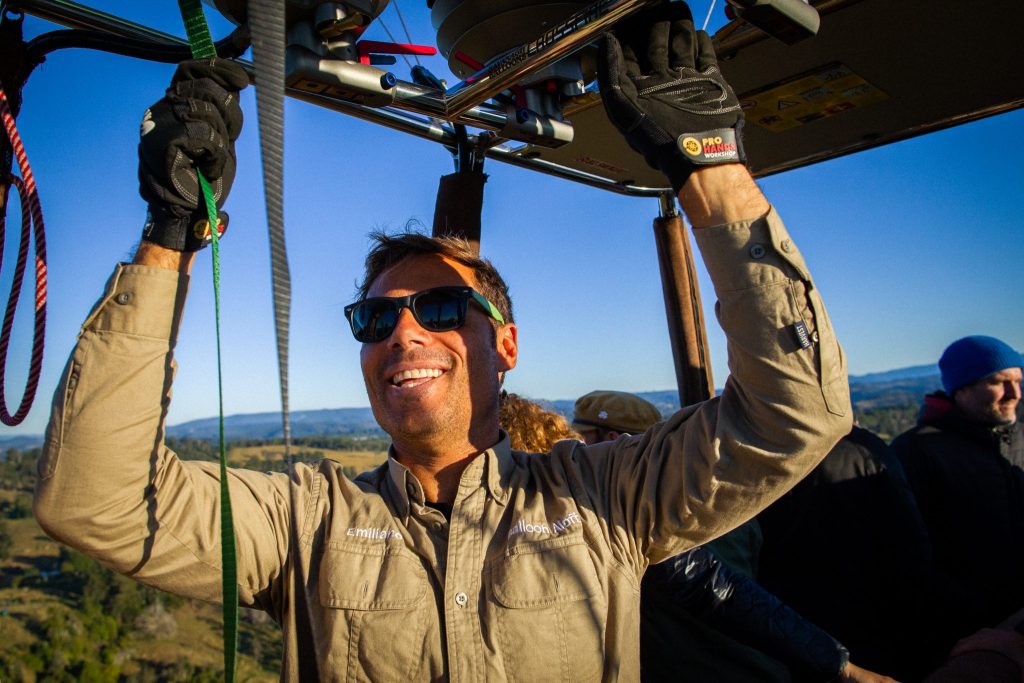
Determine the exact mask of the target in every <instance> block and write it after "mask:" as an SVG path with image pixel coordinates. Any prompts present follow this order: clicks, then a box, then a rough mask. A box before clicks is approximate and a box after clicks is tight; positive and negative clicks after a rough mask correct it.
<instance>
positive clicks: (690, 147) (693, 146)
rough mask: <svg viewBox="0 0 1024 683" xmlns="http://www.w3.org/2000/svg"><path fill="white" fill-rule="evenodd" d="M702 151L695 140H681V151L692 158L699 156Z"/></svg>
mask: <svg viewBox="0 0 1024 683" xmlns="http://www.w3.org/2000/svg"><path fill="white" fill-rule="evenodd" d="M703 150H704V148H703V147H701V146H700V142H699V141H698V140H697V138H683V151H685V152H686V153H687V154H689V155H690V156H692V157H695V156H697V155H699V154H700V153H701V152H702V151H703Z"/></svg>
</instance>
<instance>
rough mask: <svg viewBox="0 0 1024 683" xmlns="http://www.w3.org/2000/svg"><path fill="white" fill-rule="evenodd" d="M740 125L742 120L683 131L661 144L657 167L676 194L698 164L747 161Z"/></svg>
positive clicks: (741, 162)
mask: <svg viewBox="0 0 1024 683" xmlns="http://www.w3.org/2000/svg"><path fill="white" fill-rule="evenodd" d="M741 126H742V121H741V122H740V125H738V126H737V127H736V128H716V129H714V130H706V131H702V132H699V133H683V134H681V135H679V136H678V137H677V138H676V139H675V141H674V142H673V143H671V144H668V145H665V146H663V148H662V150H661V153H660V154H659V155H658V156H659V159H658V168H660V169H661V172H662V173H664V174H665V175H666V176H667V177H668V179H669V181H670V182H671V183H672V189H673V190H675V192H676V194H678V193H679V190H681V189H682V187H683V185H685V184H686V180H687V179H688V178H689V177H690V174H691V173H693V171H694V170H696V168H698V167H701V166H713V165H715V164H735V163H740V164H745V163H746V162H747V155H746V153H745V152H744V150H743V137H742V135H741V132H740V127H741Z"/></svg>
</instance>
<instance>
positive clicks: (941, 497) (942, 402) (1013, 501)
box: [893, 335, 1024, 635]
mask: <svg viewBox="0 0 1024 683" xmlns="http://www.w3.org/2000/svg"><path fill="white" fill-rule="evenodd" d="M1021 365H1022V362H1021V354H1020V353H1019V352H1017V351H1016V350H1014V349H1013V348H1012V347H1011V346H1010V345H1008V344H1006V343H1005V342H1003V341H1000V340H999V339H996V338H994V337H987V336H981V335H976V336H971V337H964V338H963V339H958V340H957V341H955V342H953V343H952V344H950V345H949V347H947V348H946V350H945V352H943V354H942V358H941V359H940V360H939V370H940V371H941V374H942V386H943V389H944V391H939V392H936V393H934V394H931V395H929V396H926V397H925V403H924V408H923V409H922V411H921V416H920V418H919V420H918V425H917V426H916V427H914V428H913V429H911V430H910V431H908V432H906V433H905V434H902V435H901V436H899V437H898V438H897V439H896V440H895V441H893V448H894V449H895V450H896V452H897V455H899V457H900V460H901V461H902V463H903V466H904V468H905V469H906V472H907V479H908V480H909V482H910V485H911V488H912V489H913V491H914V495H915V497H916V498H917V502H918V505H919V507H920V509H921V514H922V515H923V516H924V519H925V523H926V524H927V526H928V532H929V535H930V536H931V540H932V544H933V546H934V551H935V562H936V563H937V564H938V565H939V566H940V567H941V568H942V569H943V570H944V571H945V572H946V573H948V574H949V575H950V576H952V577H954V578H955V579H956V580H957V581H958V582H959V583H960V584H962V587H963V590H964V591H966V592H967V593H968V594H970V595H972V596H973V599H972V602H973V604H975V605H977V606H978V607H979V608H980V610H981V613H982V616H981V617H980V619H978V618H971V617H965V618H964V619H962V624H963V626H962V629H963V632H962V635H967V634H968V633H971V632H972V631H974V630H975V629H977V628H979V627H981V626H989V625H992V624H994V623H996V622H998V621H1000V620H1001V619H1003V618H1005V617H1006V616H1007V615H1009V614H1010V613H1012V612H1014V611H1015V610H1016V609H1018V608H1020V607H1024V582H1022V581H1021V567H1024V426H1022V424H1021V422H1020V420H1018V417H1017V406H1018V404H1019V403H1020V398H1021V387H1020V383H1021Z"/></svg>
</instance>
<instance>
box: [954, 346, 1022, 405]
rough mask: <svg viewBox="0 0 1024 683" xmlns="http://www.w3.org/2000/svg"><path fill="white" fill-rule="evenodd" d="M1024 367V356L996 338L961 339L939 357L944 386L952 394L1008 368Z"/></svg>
mask: <svg viewBox="0 0 1024 683" xmlns="http://www.w3.org/2000/svg"><path fill="white" fill-rule="evenodd" d="M1022 366H1024V362H1022V359H1021V355H1020V354H1019V353H1017V352H1016V351H1014V350H1013V349H1012V348H1010V347H1009V346H1008V345H1007V344H1005V343H1004V342H1001V341H999V340H998V339H996V338H995V337H985V336H982V335H974V336H971V337H964V338H963V339H957V340H956V341H955V342H953V343H952V344H950V345H949V346H947V347H946V350H945V351H943V352H942V358H940V359H939V370H940V371H941V372H942V387H943V388H944V389H945V390H946V393H947V394H949V395H950V396H952V395H953V392H954V391H956V390H957V389H959V388H960V387H964V386H967V385H968V384H971V383H972V382H977V381H978V380H979V379H982V378H983V377H988V376H989V375H992V374H995V373H997V372H1000V371H1002V370H1006V369H1007V368H1019V367H1022Z"/></svg>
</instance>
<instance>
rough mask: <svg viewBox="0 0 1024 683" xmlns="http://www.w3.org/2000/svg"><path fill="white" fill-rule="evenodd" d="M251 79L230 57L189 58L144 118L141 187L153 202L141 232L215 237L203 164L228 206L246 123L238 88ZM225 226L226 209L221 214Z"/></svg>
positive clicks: (156, 236) (192, 239)
mask: <svg viewBox="0 0 1024 683" xmlns="http://www.w3.org/2000/svg"><path fill="white" fill-rule="evenodd" d="M248 84H249V78H248V76H247V75H246V73H245V70H244V69H242V67H240V66H239V65H237V64H235V63H234V62H231V61H228V60H226V59H218V58H213V59H204V60H192V61H187V62H182V63H181V64H180V65H178V70H177V71H175V73H174V78H173V79H171V87H169V88H168V89H167V93H166V95H165V96H164V97H163V99H161V100H160V101H159V102H157V103H156V104H154V105H153V106H152V107H150V108H149V109H148V110H146V115H145V117H143V119H142V130H141V136H140V138H139V194H141V195H142V198H143V199H145V200H146V202H147V203H148V205H149V213H148V215H147V216H146V224H145V226H144V227H143V230H142V238H143V239H145V240H146V241H149V242H154V243H156V244H159V245H161V246H164V247H167V248H169V249H177V250H178V251H197V250H199V249H202V248H203V247H204V246H206V245H207V244H209V243H210V230H209V218H208V215H207V211H206V204H205V202H204V201H203V197H202V192H201V190H200V188H199V179H198V177H197V175H196V169H197V168H198V169H199V170H200V171H202V173H203V176H204V177H205V178H206V179H207V180H208V181H209V182H210V188H211V190H213V195H214V201H215V202H216V204H217V208H218V209H219V208H220V207H222V206H223V205H224V201H225V200H226V199H227V197H228V191H230V189H231V183H232V181H233V180H234V178H235V144H234V143H235V140H236V139H237V138H238V135H239V133H241V130H242V109H241V107H240V106H239V104H238V91H239V90H241V89H242V88H244V87H245V86H246V85H248ZM218 218H219V223H220V224H221V227H220V232H223V230H224V227H225V226H226V225H227V214H226V213H223V212H221V213H220V214H219V215H218Z"/></svg>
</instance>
